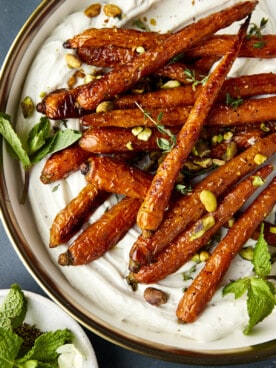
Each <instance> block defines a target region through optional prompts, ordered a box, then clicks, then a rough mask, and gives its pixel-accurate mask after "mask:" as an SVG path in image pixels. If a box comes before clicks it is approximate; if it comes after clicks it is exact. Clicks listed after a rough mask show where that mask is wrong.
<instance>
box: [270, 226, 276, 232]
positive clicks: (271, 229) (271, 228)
mask: <svg viewBox="0 0 276 368" xmlns="http://www.w3.org/2000/svg"><path fill="white" fill-rule="evenodd" d="M269 232H270V233H271V234H276V226H270V228H269Z"/></svg>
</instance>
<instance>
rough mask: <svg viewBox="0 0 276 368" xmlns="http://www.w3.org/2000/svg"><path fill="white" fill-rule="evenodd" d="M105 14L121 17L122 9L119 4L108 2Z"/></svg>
mask: <svg viewBox="0 0 276 368" xmlns="http://www.w3.org/2000/svg"><path fill="white" fill-rule="evenodd" d="M103 11H104V14H105V15H106V16H107V17H113V18H115V17H120V16H121V15H122V10H121V8H119V6H117V5H114V4H106V5H105V6H104V8H103Z"/></svg>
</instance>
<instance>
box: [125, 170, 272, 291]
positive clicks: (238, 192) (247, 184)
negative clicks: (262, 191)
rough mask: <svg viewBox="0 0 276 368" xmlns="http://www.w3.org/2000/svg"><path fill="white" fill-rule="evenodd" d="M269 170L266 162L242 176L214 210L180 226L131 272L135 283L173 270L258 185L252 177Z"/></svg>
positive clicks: (167, 273)
mask: <svg viewBox="0 0 276 368" xmlns="http://www.w3.org/2000/svg"><path fill="white" fill-rule="evenodd" d="M272 171H273V167H272V166H271V165H267V166H265V167H263V168H262V169H260V170H258V171H257V172H256V173H254V174H253V175H251V176H250V177H248V178H246V179H244V180H243V181H242V182H240V183H239V184H237V185H236V186H235V187H234V188H231V189H230V190H229V191H228V193H227V194H226V195H225V197H224V198H223V199H222V200H221V202H220V203H219V206H218V208H217V209H216V210H215V211H214V212H212V213H209V214H206V215H204V216H203V217H202V218H201V219H199V220H198V221H196V222H195V223H194V224H192V225H191V226H190V227H189V228H188V229H186V230H184V232H183V233H181V234H180V235H179V236H178V237H177V238H176V239H175V240H173V241H172V242H171V243H170V244H169V245H168V246H167V247H166V248H165V249H164V250H163V251H162V252H160V253H159V254H158V255H157V256H156V257H155V258H154V260H153V261H152V263H150V264H148V265H145V266H143V267H142V268H141V269H140V270H139V272H138V273H134V274H132V275H131V279H132V280H133V281H134V280H135V282H139V283H146V284H150V283H156V282H158V281H160V280H162V279H164V278H165V277H167V276H168V275H170V274H171V273H173V272H175V271H177V270H178V269H179V268H180V267H181V266H182V265H183V264H184V263H185V262H187V261H188V260H189V259H190V258H191V257H192V256H193V255H194V254H195V253H196V252H197V251H198V250H199V249H200V248H202V247H203V246H205V245H206V244H207V243H208V241H209V240H210V239H211V238H212V236H214V234H216V233H217V231H218V230H219V229H220V228H221V227H222V226H223V225H224V224H225V223H226V222H227V221H228V220H229V219H230V218H231V217H232V216H233V215H234V213H235V212H236V211H238V210H239V208H240V207H241V206H242V205H243V204H244V203H245V201H246V200H247V199H248V198H249V197H250V196H251V195H252V194H253V193H254V191H255V190H256V189H257V188H258V187H256V186H254V178H255V177H256V176H258V177H260V178H261V179H262V180H265V179H266V178H267V177H268V175H269V174H270V173H271V172H272ZM210 216H212V218H213V219H214V225H213V226H212V227H211V228H210V229H208V230H206V231H205V232H204V233H203V234H202V235H201V236H200V237H196V234H197V232H198V229H202V226H203V223H204V219H208V217H210Z"/></svg>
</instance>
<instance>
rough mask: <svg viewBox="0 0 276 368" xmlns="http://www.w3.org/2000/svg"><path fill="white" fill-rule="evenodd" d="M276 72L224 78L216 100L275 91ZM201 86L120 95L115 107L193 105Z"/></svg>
mask: <svg viewBox="0 0 276 368" xmlns="http://www.w3.org/2000/svg"><path fill="white" fill-rule="evenodd" d="M275 85H276V74H273V73H261V74H253V75H244V76H240V77H235V78H229V79H227V80H225V82H224V83H223V86H222V88H221V91H220V92H219V95H218V98H217V101H219V102H223V103H225V101H226V95H227V94H229V95H231V96H232V97H233V98H246V97H252V96H256V95H262V94H270V93H275V91H276V87H275ZM200 90H201V86H197V87H196V89H193V88H192V86H191V85H190V86H189V85H187V86H180V87H176V88H171V89H167V90H164V89H161V90H157V91H152V92H147V93H143V94H141V95H122V96H119V97H118V98H117V99H115V100H114V108H115V109H128V108H133V107H136V105H135V104H136V103H139V104H140V105H141V106H142V107H143V108H144V109H149V108H151V109H155V108H166V107H173V106H179V105H182V106H187V105H188V106H189V105H193V104H194V102H195V99H196V96H197V95H198V94H199V93H200Z"/></svg>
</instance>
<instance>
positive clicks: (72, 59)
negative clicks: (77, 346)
mask: <svg viewBox="0 0 276 368" xmlns="http://www.w3.org/2000/svg"><path fill="white" fill-rule="evenodd" d="M65 61H66V64H67V65H68V67H69V68H70V69H77V68H79V67H80V66H81V61H80V59H79V58H78V57H77V56H76V55H73V54H66V55H65Z"/></svg>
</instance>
